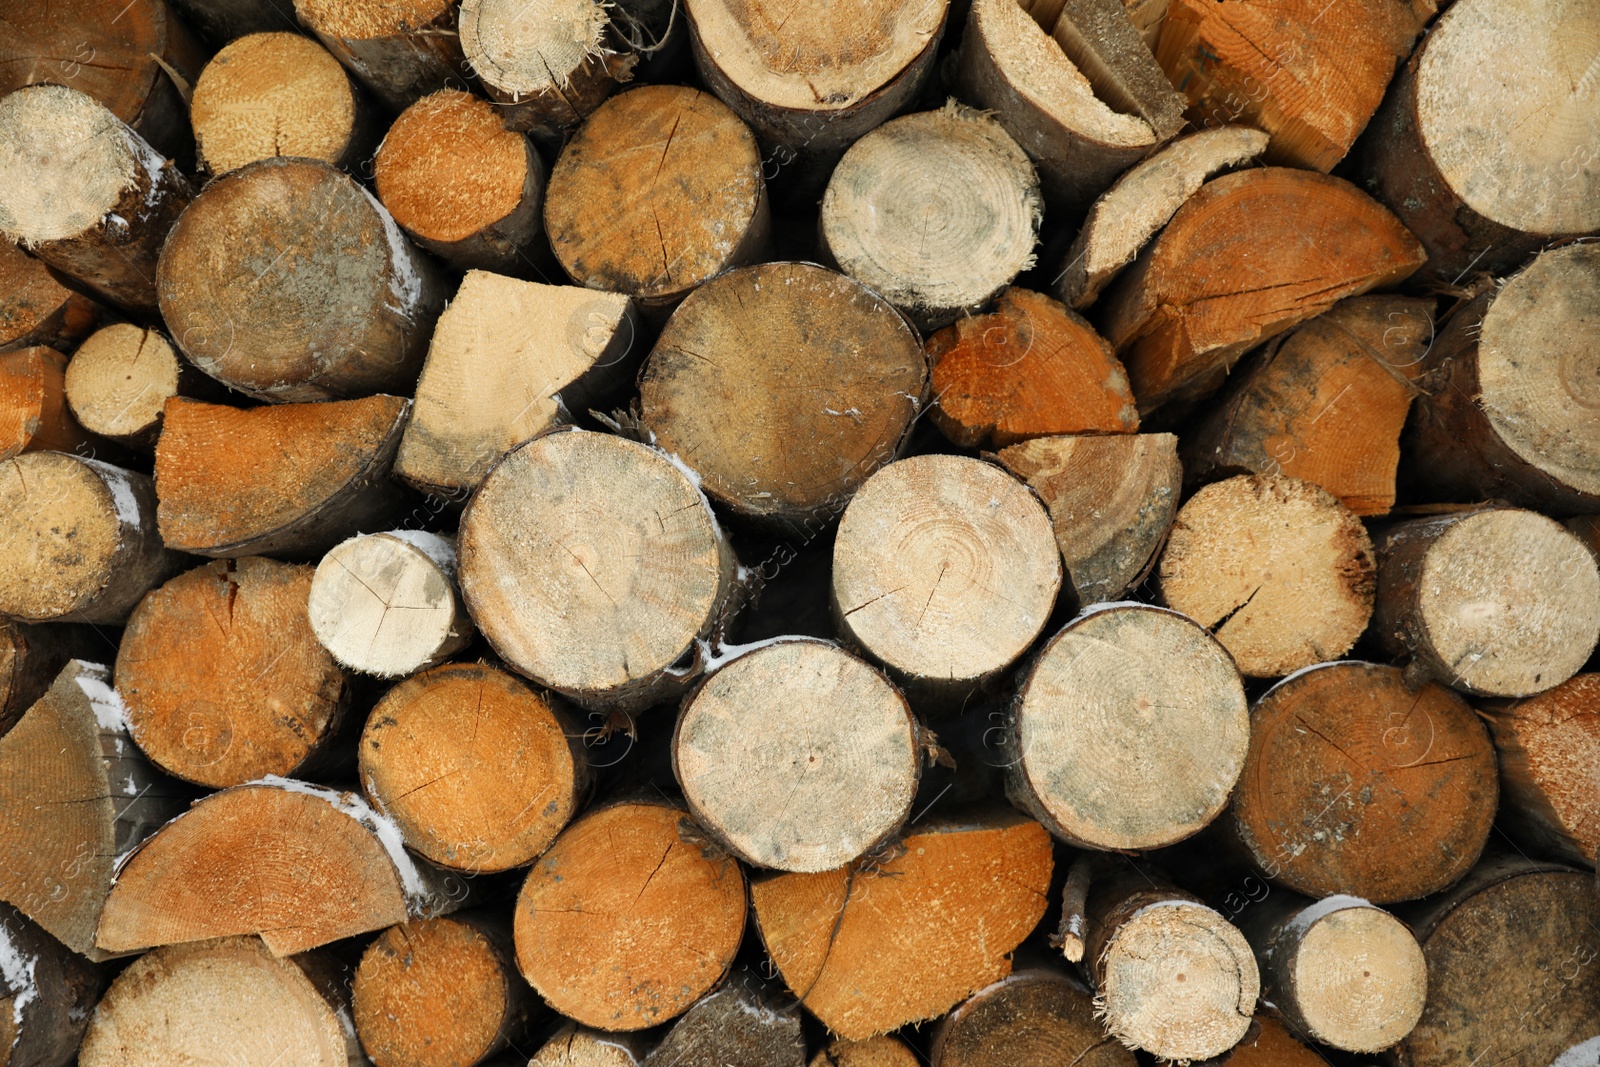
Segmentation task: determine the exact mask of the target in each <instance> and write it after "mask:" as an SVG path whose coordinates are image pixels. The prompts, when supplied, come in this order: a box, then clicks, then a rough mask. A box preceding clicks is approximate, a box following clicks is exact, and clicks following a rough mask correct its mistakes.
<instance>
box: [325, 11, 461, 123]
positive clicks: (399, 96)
mask: <svg viewBox="0 0 1600 1067" xmlns="http://www.w3.org/2000/svg"><path fill="white" fill-rule="evenodd" d="M456 3H457V0H413V2H411V3H407V4H393V3H386V2H384V0H295V4H294V12H295V14H296V15H297V16H299V21H300V22H301V23H302V24H303V25H304V26H305V27H306V28H307V29H309V30H310V31H311V32H312V33H314V34H316V35H317V39H318V40H320V41H321V42H322V43H323V45H324V46H325V47H326V48H327V49H328V51H330V52H332V53H333V54H334V56H335V57H337V58H338V60H339V62H340V63H343V64H344V65H345V66H346V67H347V68H349V70H350V72H351V73H352V74H354V75H355V76H356V77H357V78H360V79H361V81H362V82H363V83H364V84H365V85H366V87H367V88H368V89H370V90H371V91H372V94H373V95H374V96H376V97H377V98H378V100H380V101H381V102H382V103H383V105H384V106H385V107H387V108H388V109H389V110H390V111H394V112H398V111H404V110H405V109H406V107H407V105H409V104H410V103H412V102H413V101H414V100H416V99H417V98H418V97H421V96H425V95H426V94H428V93H431V92H434V91H435V90H438V89H442V88H444V87H445V86H446V85H447V84H449V83H450V82H451V81H457V82H459V80H460V78H461V74H462V73H463V62H462V60H463V57H462V54H461V44H460V42H459V41H458V40H457V37H456Z"/></svg>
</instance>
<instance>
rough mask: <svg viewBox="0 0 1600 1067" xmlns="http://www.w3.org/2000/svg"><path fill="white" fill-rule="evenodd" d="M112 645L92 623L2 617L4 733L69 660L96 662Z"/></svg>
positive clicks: (0, 709)
mask: <svg viewBox="0 0 1600 1067" xmlns="http://www.w3.org/2000/svg"><path fill="white" fill-rule="evenodd" d="M109 644H110V642H109V640H108V639H107V637H105V636H103V635H102V634H101V633H99V632H98V631H97V630H96V629H95V627H93V626H90V625H88V624H83V625H73V624H70V623H59V622H58V623H51V624H49V625H39V626H32V625H29V624H28V623H25V622H15V621H12V620H10V619H6V620H0V735H4V734H5V732H6V731H7V730H9V729H11V727H12V726H14V725H15V724H16V722H17V720H18V719H20V718H22V714H23V712H25V711H27V710H28V709H29V708H31V707H33V703H34V701H36V700H38V699H39V698H40V697H42V696H44V694H45V692H46V691H47V690H48V689H49V688H50V685H51V683H53V682H54V681H55V680H56V675H58V674H60V673H61V668H62V667H65V666H66V665H67V661H68V660H72V659H81V660H84V661H88V662H92V661H94V660H96V659H99V658H102V657H103V656H104V654H105V652H106V651H107V648H108V645H109Z"/></svg>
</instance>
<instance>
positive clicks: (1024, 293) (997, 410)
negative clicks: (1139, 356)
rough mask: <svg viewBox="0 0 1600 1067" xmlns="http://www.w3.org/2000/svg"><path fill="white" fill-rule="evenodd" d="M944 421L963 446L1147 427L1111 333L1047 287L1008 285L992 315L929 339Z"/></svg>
mask: <svg viewBox="0 0 1600 1067" xmlns="http://www.w3.org/2000/svg"><path fill="white" fill-rule="evenodd" d="M926 351H927V354H928V365H929V367H930V368H931V376H932V382H933V409H932V411H930V412H929V414H930V416H931V417H932V419H933V423H934V425H935V426H937V427H939V430H940V431H941V432H942V433H943V434H944V435H945V436H946V437H948V438H949V439H950V440H951V441H952V442H954V443H955V444H957V445H960V446H961V447H963V448H982V447H984V446H985V445H990V446H994V447H1000V446H1004V445H1010V444H1015V443H1016V442H1018V441H1024V440H1027V439H1028V438H1031V437H1043V436H1046V435H1048V434H1071V433H1091V434H1102V433H1104V434H1124V433H1133V432H1135V431H1136V430H1138V429H1139V412H1138V410H1137V409H1136V408H1135V407H1134V403H1133V391H1132V390H1131V389H1129V387H1128V374H1127V372H1126V371H1125V370H1123V369H1122V364H1121V363H1120V362H1119V361H1118V360H1117V356H1116V353H1114V352H1112V351H1111V345H1110V344H1108V343H1107V342H1106V340H1105V338H1103V337H1101V336H1100V335H1099V334H1097V333H1095V332H1094V327H1092V326H1090V325H1089V324H1088V323H1087V322H1085V321H1084V320H1083V319H1082V318H1080V317H1079V316H1078V315H1077V314H1076V313H1074V312H1071V311H1068V310H1067V309H1066V308H1064V307H1062V306H1061V305H1060V304H1058V303H1056V302H1055V301H1054V300H1052V299H1050V298H1049V297H1048V296H1045V295H1043V294H1042V293H1035V292H1030V291H1029V290H1027V289H1007V290H1006V291H1005V292H1003V293H1001V294H1000V299H999V301H998V302H997V303H996V306H995V310H994V311H993V313H991V314H988V315H976V316H965V317H963V318H961V319H959V320H957V321H956V323H955V324H954V325H952V326H947V327H945V328H944V329H942V330H940V331H939V332H938V333H936V334H934V335H933V336H932V337H930V338H928V341H927V345H926Z"/></svg>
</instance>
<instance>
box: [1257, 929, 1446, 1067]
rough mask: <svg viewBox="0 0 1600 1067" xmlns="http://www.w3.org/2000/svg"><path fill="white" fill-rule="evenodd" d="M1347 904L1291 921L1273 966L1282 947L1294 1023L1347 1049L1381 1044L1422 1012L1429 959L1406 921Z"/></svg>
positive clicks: (1394, 1038) (1395, 1036)
mask: <svg viewBox="0 0 1600 1067" xmlns="http://www.w3.org/2000/svg"><path fill="white" fill-rule="evenodd" d="M1350 904H1351V906H1348V907H1343V908H1337V909H1336V910H1331V911H1328V912H1327V913H1326V914H1322V915H1319V916H1317V917H1315V918H1311V919H1310V921H1309V923H1308V924H1305V925H1304V928H1303V929H1300V928H1296V929H1294V930H1293V931H1292V938H1293V943H1292V944H1289V943H1285V941H1284V939H1283V938H1282V937H1281V936H1280V940H1279V941H1278V942H1277V944H1276V945H1275V947H1274V950H1273V959H1272V961H1271V962H1270V963H1269V966H1270V967H1272V968H1273V969H1274V970H1276V969H1277V962H1276V961H1277V954H1278V953H1279V952H1283V953H1284V954H1285V955H1286V957H1287V962H1286V965H1285V966H1284V967H1283V968H1282V970H1281V971H1279V972H1278V973H1282V974H1283V975H1284V977H1285V978H1286V979H1287V981H1286V983H1285V987H1284V988H1285V993H1284V994H1281V995H1288V996H1292V997H1293V1005H1292V1010H1293V1011H1294V1013H1295V1020H1296V1023H1297V1024H1298V1025H1297V1029H1302V1030H1303V1032H1304V1033H1305V1034H1306V1036H1307V1037H1309V1038H1311V1039H1313V1040H1315V1041H1319V1042H1321V1043H1323V1044H1326V1045H1332V1046H1333V1047H1334V1048H1339V1049H1344V1050H1346V1051H1349V1052H1365V1053H1373V1052H1379V1051H1381V1050H1383V1049H1386V1048H1389V1047H1390V1046H1391V1045H1393V1044H1395V1043H1396V1042H1397V1041H1399V1040H1400V1039H1401V1038H1403V1037H1405V1036H1406V1035H1407V1034H1409V1033H1410V1032H1411V1030H1412V1028H1413V1027H1415V1026H1416V1024H1417V1020H1418V1019H1419V1018H1420V1017H1421V1015H1422V1007H1423V1002H1424V999H1425V997H1426V994H1427V986H1428V973H1427V963H1426V961H1424V959H1423V956H1422V949H1421V948H1420V947H1418V945H1417V939H1416V938H1415V937H1413V936H1412V935H1411V931H1410V930H1408V929H1406V927H1405V924H1404V923H1402V922H1400V920H1398V919H1396V918H1395V917H1394V916H1392V915H1390V914H1389V913H1388V912H1386V911H1383V910H1381V909H1379V908H1370V907H1362V906H1361V905H1359V904H1356V903H1355V902H1354V901H1351V902H1350ZM1315 907H1316V905H1313V908H1315ZM1291 991H1292V992H1291Z"/></svg>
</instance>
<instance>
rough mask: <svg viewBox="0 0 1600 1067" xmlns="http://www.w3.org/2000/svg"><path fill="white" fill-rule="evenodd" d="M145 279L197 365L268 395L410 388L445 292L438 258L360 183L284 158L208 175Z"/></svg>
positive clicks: (323, 395)
mask: <svg viewBox="0 0 1600 1067" xmlns="http://www.w3.org/2000/svg"><path fill="white" fill-rule="evenodd" d="M156 282H157V286H158V288H159V289H160V292H161V314H162V317H163V318H164V319H165V320H166V323H167V327H168V329H169V331H170V334H171V337H172V339H173V340H175V341H176V342H177V343H178V346H179V347H180V348H182V349H183V351H184V353H185V354H186V355H187V356H188V357H189V358H190V359H191V360H193V361H194V364H195V366H197V367H199V368H200V369H201V370H202V371H204V372H205V373H207V374H209V375H211V376H212V377H213V378H216V379H217V380H218V381H220V382H222V383H223V384H224V385H227V386H229V387H230V388H233V389H237V390H239V391H240V392H243V393H247V394H249V395H251V396H254V397H257V398H259V399H262V400H273V401H285V400H294V401H298V400H327V399H330V398H332V399H337V398H340V397H351V396H363V395H366V394H369V393H374V392H381V391H383V390H385V389H394V390H396V391H398V392H403V393H410V392H411V385H412V383H413V382H415V381H416V376H417V370H418V369H419V368H420V367H421V365H422V357H423V354H424V352H425V351H426V348H427V337H428V333H429V331H430V330H431V329H432V327H433V324H434V320H436V319H437V318H438V316H439V312H440V310H441V309H442V308H443V305H444V297H445V293H444V290H443V288H442V286H443V280H442V275H441V274H440V272H439V270H438V268H436V267H434V266H433V264H432V263H431V261H429V260H428V259H427V258H426V257H424V256H422V255H421V254H420V253H418V252H417V250H416V249H415V248H413V247H412V246H411V245H410V244H409V243H408V242H407V241H406V239H405V238H404V237H403V236H402V235H401V233H400V230H399V228H398V227H397V226H396V225H395V222H394V219H393V218H391V217H390V215H389V213H388V212H387V211H385V210H384V208H383V207H382V205H380V204H379V203H378V201H377V200H375V199H374V198H373V197H372V195H371V194H370V193H368V192H367V191H366V190H364V189H363V188H362V187H361V186H359V185H357V184H356V183H355V182H354V181H353V180H352V179H351V178H350V177H349V176H348V175H346V174H344V173H342V172H341V171H339V170H337V169H336V168H334V167H333V166H331V165H329V164H327V163H320V162H317V161H315V160H308V159H294V158H288V157H275V158H272V159H263V160H259V161H257V162H255V163H251V164H248V165H246V166H243V167H240V168H239V169H238V170H235V171H230V172H229V173H227V174H225V175H223V176H222V177H221V178H218V179H217V180H215V181H213V182H212V183H211V184H210V185H207V186H206V188H205V191H204V192H203V193H202V194H201V195H200V196H198V197H196V198H195V201H194V204H193V206H192V208H191V209H190V210H188V211H185V212H184V215H183V218H182V220H181V221H180V222H179V223H178V225H177V226H175V227H173V230H172V233H171V236H170V237H169V239H168V241H167V244H166V246H165V248H164V249H163V252H162V256H161V263H160V268H159V270H158V271H157V273H156Z"/></svg>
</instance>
